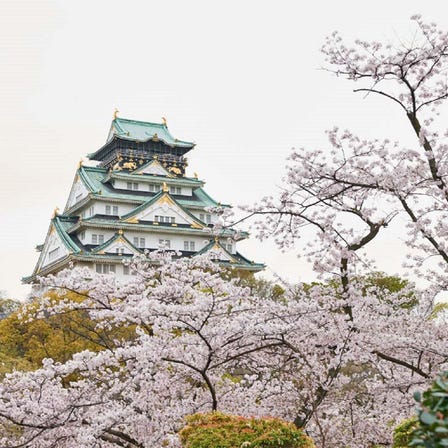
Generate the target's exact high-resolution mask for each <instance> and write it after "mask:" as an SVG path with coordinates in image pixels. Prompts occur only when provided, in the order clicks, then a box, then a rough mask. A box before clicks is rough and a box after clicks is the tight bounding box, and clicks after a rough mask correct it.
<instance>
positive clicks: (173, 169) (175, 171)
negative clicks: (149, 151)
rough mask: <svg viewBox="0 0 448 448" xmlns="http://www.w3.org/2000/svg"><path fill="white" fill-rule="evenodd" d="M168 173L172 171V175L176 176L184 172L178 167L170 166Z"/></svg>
mask: <svg viewBox="0 0 448 448" xmlns="http://www.w3.org/2000/svg"><path fill="white" fill-rule="evenodd" d="M168 171H170V172H171V173H174V174H182V171H181V170H180V169H179V168H177V167H176V166H170V167H169V168H168Z"/></svg>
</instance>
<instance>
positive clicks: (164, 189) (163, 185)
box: [162, 182, 168, 193]
mask: <svg viewBox="0 0 448 448" xmlns="http://www.w3.org/2000/svg"><path fill="white" fill-rule="evenodd" d="M162 191H164V192H165V193H168V185H167V184H166V182H164V183H163V184H162Z"/></svg>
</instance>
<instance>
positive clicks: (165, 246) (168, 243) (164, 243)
mask: <svg viewBox="0 0 448 448" xmlns="http://www.w3.org/2000/svg"><path fill="white" fill-rule="evenodd" d="M159 246H160V247H161V248H162V249H169V248H170V247H171V240H159Z"/></svg>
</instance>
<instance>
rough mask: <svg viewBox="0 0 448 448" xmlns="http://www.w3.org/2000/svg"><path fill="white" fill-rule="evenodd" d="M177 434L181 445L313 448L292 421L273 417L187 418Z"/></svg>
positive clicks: (209, 415) (193, 447)
mask: <svg viewBox="0 0 448 448" xmlns="http://www.w3.org/2000/svg"><path fill="white" fill-rule="evenodd" d="M186 421H187V425H186V426H185V427H184V428H183V429H182V430H181V431H180V433H179V436H180V440H181V442H182V445H183V447H184V448H271V447H272V448H274V447H275V448H278V447H282V448H315V445H314V443H313V441H312V440H311V439H310V438H309V437H308V436H306V435H305V434H304V433H303V431H301V430H300V429H297V428H296V427H295V426H294V425H293V424H292V423H287V422H284V421H282V420H280V419H276V418H260V419H256V418H244V417H238V416H233V415H226V414H223V413H221V412H209V413H206V414H194V415H190V416H188V417H186Z"/></svg>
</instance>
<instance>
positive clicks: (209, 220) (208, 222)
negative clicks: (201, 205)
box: [205, 213, 212, 224]
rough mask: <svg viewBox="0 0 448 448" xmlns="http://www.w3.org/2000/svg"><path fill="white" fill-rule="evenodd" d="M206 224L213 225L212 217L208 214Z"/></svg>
mask: <svg viewBox="0 0 448 448" xmlns="http://www.w3.org/2000/svg"><path fill="white" fill-rule="evenodd" d="M205 222H206V223H207V224H211V223H212V215H209V214H208V213H207V214H206V215H205Z"/></svg>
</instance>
